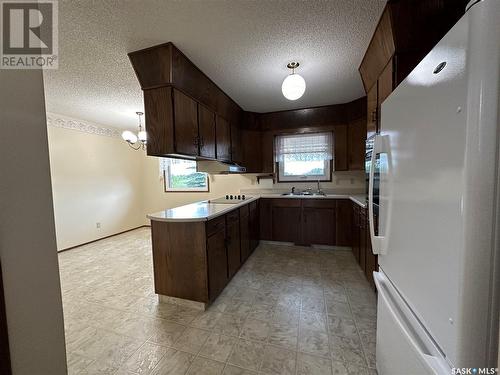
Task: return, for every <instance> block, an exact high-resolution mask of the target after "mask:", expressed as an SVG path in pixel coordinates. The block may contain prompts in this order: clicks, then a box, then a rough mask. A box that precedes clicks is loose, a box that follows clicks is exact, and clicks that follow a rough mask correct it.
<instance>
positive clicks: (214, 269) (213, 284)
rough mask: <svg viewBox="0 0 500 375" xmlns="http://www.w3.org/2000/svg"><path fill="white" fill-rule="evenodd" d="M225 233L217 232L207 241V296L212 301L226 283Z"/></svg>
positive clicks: (222, 231)
mask: <svg viewBox="0 0 500 375" xmlns="http://www.w3.org/2000/svg"><path fill="white" fill-rule="evenodd" d="M225 238H226V235H225V231H224V230H219V231H218V232H216V233H214V234H213V235H211V236H210V237H208V239H207V260H208V262H207V263H208V295H209V298H210V301H213V300H214V299H215V298H217V296H218V295H219V294H220V292H222V289H224V287H225V286H226V284H227V282H228V277H227V255H226V244H225Z"/></svg>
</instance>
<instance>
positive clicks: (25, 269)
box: [0, 70, 66, 375]
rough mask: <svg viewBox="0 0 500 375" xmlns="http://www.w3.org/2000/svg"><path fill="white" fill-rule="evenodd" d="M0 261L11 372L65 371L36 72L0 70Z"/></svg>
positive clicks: (40, 84) (42, 108) (42, 109)
mask: <svg viewBox="0 0 500 375" xmlns="http://www.w3.org/2000/svg"><path fill="white" fill-rule="evenodd" d="M0 87H1V90H0V124H1V126H0V130H1V136H0V161H1V163H0V259H1V263H2V273H3V284H4V290H5V303H6V312H7V325H8V332H9V346H10V355H11V361H12V371H13V374H14V375H33V374H39V375H59V374H61V375H62V374H66V353H65V344H64V325H63V313H62V302H61V289H60V283H59V269H58V262H57V249H56V239H55V230H54V216H53V206H52V193H51V184H50V167H49V154H48V147H47V127H46V124H45V103H44V92H43V78H42V72H41V71H38V70H0Z"/></svg>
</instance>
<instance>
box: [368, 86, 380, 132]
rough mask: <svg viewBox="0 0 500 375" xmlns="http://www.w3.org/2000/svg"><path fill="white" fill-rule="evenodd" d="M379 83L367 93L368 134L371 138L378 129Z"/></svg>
mask: <svg viewBox="0 0 500 375" xmlns="http://www.w3.org/2000/svg"><path fill="white" fill-rule="evenodd" d="M377 86H378V85H377V83H375V84H374V85H373V87H372V88H371V89H370V90H369V91H368V93H367V94H366V100H367V111H366V135H367V138H370V137H371V136H372V135H374V134H375V133H376V132H377V130H378V127H377V126H378V125H377V116H378V111H377V90H378V89H377Z"/></svg>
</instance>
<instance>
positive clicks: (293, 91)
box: [281, 61, 306, 100]
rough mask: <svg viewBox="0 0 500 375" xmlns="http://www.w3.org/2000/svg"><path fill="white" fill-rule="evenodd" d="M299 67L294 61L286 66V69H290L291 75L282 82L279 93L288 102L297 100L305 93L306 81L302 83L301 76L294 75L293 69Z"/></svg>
mask: <svg viewBox="0 0 500 375" xmlns="http://www.w3.org/2000/svg"><path fill="white" fill-rule="evenodd" d="M299 65H300V64H299V63H298V62H296V61H292V62H290V63H288V65H287V68H288V69H291V70H292V73H291V74H290V75H288V76H287V77H286V78H285V80H284V81H283V84H282V85H281V92H282V93H283V96H284V97H285V98H287V99H288V100H297V99H298V98H300V97H301V96H302V95H304V92H305V91H306V81H304V78H302V76H301V75H299V74H297V73H295V69H297V68H298V67H299Z"/></svg>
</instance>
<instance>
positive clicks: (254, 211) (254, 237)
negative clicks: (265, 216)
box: [249, 201, 260, 253]
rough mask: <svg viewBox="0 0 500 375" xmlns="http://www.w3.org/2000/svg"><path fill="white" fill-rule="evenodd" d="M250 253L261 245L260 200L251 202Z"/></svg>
mask: <svg viewBox="0 0 500 375" xmlns="http://www.w3.org/2000/svg"><path fill="white" fill-rule="evenodd" d="M249 208H250V253H252V252H253V251H254V250H255V249H256V248H257V246H259V239H260V227H259V225H260V224H259V202H258V201H254V202H252V203H250V205H249Z"/></svg>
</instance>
